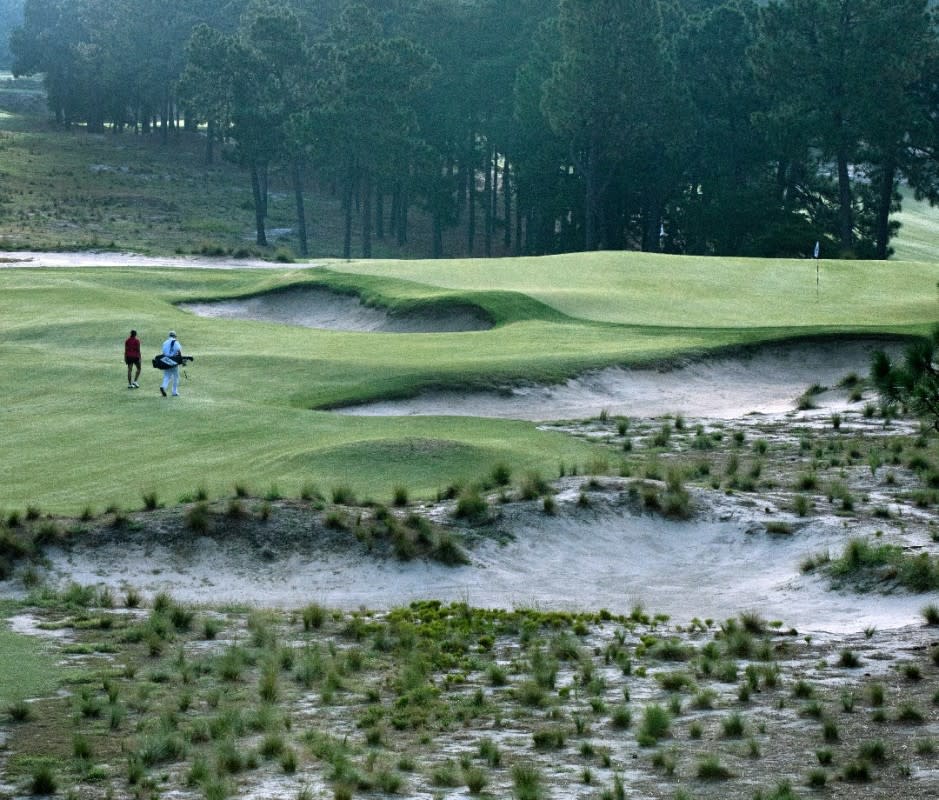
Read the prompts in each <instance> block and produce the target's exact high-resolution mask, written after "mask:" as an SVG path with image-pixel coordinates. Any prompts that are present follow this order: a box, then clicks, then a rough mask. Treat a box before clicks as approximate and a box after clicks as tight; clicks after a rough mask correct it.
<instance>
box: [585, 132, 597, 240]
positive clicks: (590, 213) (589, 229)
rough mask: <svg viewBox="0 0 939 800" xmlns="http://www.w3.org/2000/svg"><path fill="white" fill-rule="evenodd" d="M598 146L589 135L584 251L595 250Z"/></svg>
mask: <svg viewBox="0 0 939 800" xmlns="http://www.w3.org/2000/svg"><path fill="white" fill-rule="evenodd" d="M598 161H599V146H598V143H597V140H596V134H593V135H591V137H590V144H589V145H588V147H587V160H586V163H585V164H584V250H587V251H588V252H589V251H591V250H596V249H597V241H598V239H597V214H598V212H599V207H600V176H599V174H598V171H599V164H598V163H597V162H598Z"/></svg>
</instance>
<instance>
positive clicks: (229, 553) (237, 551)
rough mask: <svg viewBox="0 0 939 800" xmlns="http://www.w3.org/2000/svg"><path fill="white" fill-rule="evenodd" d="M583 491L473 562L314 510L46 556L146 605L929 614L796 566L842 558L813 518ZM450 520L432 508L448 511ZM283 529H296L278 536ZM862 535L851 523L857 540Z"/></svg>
mask: <svg viewBox="0 0 939 800" xmlns="http://www.w3.org/2000/svg"><path fill="white" fill-rule="evenodd" d="M583 483H584V479H583V478H576V479H566V480H563V481H560V482H559V486H558V488H559V490H560V491H559V493H558V494H557V495H556V501H557V504H558V513H557V514H556V515H554V516H546V515H545V514H544V513H543V511H542V510H541V507H540V504H538V503H534V502H527V503H523V502H519V503H510V504H508V505H506V506H502V507H500V508H499V516H498V518H497V519H495V520H494V522H493V523H492V524H491V525H490V526H487V528H486V529H485V530H484V531H482V532H479V531H477V532H476V533H475V534H474V537H475V543H474V544H472V545H471V547H470V556H471V563H470V564H469V565H467V566H461V567H447V566H444V565H441V564H437V563H434V562H431V561H420V560H417V561H410V562H402V561H398V560H396V559H394V558H393V557H391V556H389V555H386V554H381V553H378V552H370V551H369V550H368V549H367V548H366V547H365V546H363V545H362V544H361V543H359V542H357V541H356V540H355V538H354V537H353V536H352V534H351V533H349V534H346V535H345V537H339V538H337V537H336V535H335V534H331V533H330V532H329V531H327V530H326V529H324V527H323V525H322V523H321V520H318V519H317V518H316V515H314V514H311V513H309V512H299V516H298V517H291V518H289V519H288V516H287V514H288V513H289V512H284V514H283V515H282V516H281V517H280V518H278V517H277V515H275V517H274V519H275V521H274V522H271V523H270V524H269V525H266V526H265V525H261V526H257V527H255V528H252V529H251V531H250V533H247V534H246V531H245V529H243V528H242V529H239V530H236V529H235V527H234V526H233V527H232V528H231V529H227V528H226V527H225V525H224V520H222V522H221V523H220V527H219V529H218V531H217V532H216V534H215V535H212V536H199V537H195V536H192V535H191V534H189V533H187V532H186V531H185V529H184V526H182V525H178V526H176V527H175V529H171V528H166V529H164V530H163V531H161V532H155V531H154V527H153V525H152V524H148V523H147V515H140V516H139V517H137V518H136V519H137V520H138V522H139V523H140V525H141V528H140V530H138V531H136V532H134V531H130V532H122V533H120V534H119V535H109V534H107V533H106V532H104V533H103V534H101V535H96V536H95V537H84V538H83V539H82V541H81V543H79V544H76V545H75V546H71V547H67V548H51V549H49V550H47V553H46V555H47V558H48V563H49V571H48V575H47V577H48V578H49V579H51V581H52V582H53V583H54V584H60V585H61V584H65V583H67V582H68V581H77V582H78V583H80V584H85V585H99V586H108V587H110V588H111V589H112V591H114V592H115V593H119V592H121V591H122V590H124V589H126V588H127V587H130V586H133V587H136V588H138V589H140V590H143V591H144V592H146V593H147V594H151V595H152V594H156V593H157V592H160V591H168V592H170V593H172V595H173V596H174V597H176V598H178V599H179V600H181V601H184V602H187V603H213V604H232V605H241V604H245V603H247V604H249V605H256V606H262V607H283V608H297V607H300V606H303V605H306V604H307V603H310V602H318V603H320V604H322V605H324V606H327V607H332V608H342V609H347V610H353V609H356V608H359V607H365V608H371V609H376V610H385V609H389V608H393V607H395V606H399V605H403V604H407V603H409V602H411V601H412V600H417V599H421V598H436V599H440V600H444V601H464V602H467V603H469V604H470V605H474V606H479V607H484V608H492V607H500V608H518V607H521V608H533V607H534V608H562V609H565V610H578V611H579V610H585V611H586V610H596V609H599V608H607V609H609V610H610V611H612V612H614V613H618V614H628V613H629V612H630V610H631V609H632V608H633V607H634V606H635V605H637V604H641V605H643V606H644V607H646V608H648V609H650V610H654V611H655V612H656V613H666V614H669V615H671V616H672V618H673V619H675V620H676V621H679V622H687V621H688V620H690V619H691V618H692V617H694V616H698V617H700V618H702V619H703V618H707V617H710V618H712V619H719V620H720V619H726V618H727V617H730V616H733V615H735V614H737V613H738V612H740V611H746V610H750V611H756V612H759V613H760V614H762V615H763V616H764V617H766V618H767V619H778V620H781V621H783V622H784V623H785V624H786V625H792V626H795V627H797V628H798V629H799V630H811V631H816V632H819V631H828V632H833V633H844V632H851V631H859V630H862V629H864V628H866V627H869V626H875V627H877V628H878V629H881V630H886V629H891V628H899V627H902V626H904V625H909V624H912V623H913V622H915V621H916V620H917V619H919V617H920V614H919V610H920V608H921V607H922V605H923V603H924V600H923V597H922V596H917V595H910V594H907V593H897V594H892V595H882V594H879V593H870V594H858V593H856V592H852V591H845V592H838V591H831V590H829V585H828V581H827V580H826V579H824V578H821V577H816V576H813V575H804V574H802V573H801V572H800V569H799V565H800V562H801V561H802V560H803V559H805V558H806V557H808V556H812V555H815V554H816V553H818V552H819V551H824V550H828V549H830V550H831V551H832V552H835V551H838V550H840V548H841V546H842V545H843V543H844V542H845V541H846V531H845V525H844V521H843V520H840V519H837V518H834V517H826V516H820V517H817V518H813V519H812V520H810V521H808V522H805V523H798V524H797V526H798V530H797V531H796V532H795V533H794V534H793V535H774V534H770V533H767V532H766V530H765V528H764V527H763V524H762V521H764V520H767V519H770V518H772V519H779V518H780V514H779V512H778V510H777V509H776V508H774V507H773V506H772V505H767V506H765V507H763V508H759V509H753V508H748V507H746V506H744V505H741V504H740V503H739V502H738V501H735V500H733V499H726V498H724V497H723V496H722V493H720V492H707V491H703V490H702V491H700V492H698V493H697V496H696V505H697V507H698V509H699V510H700V513H699V514H698V515H697V516H696V518H695V519H694V520H692V521H686V522H679V521H670V520H667V519H663V518H661V517H658V516H653V515H650V514H643V513H641V512H640V511H638V510H637V509H635V508H632V507H631V506H630V504H629V501H628V485H629V481H622V480H616V479H609V480H607V481H605V482H604V485H603V486H602V487H600V488H598V489H595V490H591V491H590V497H591V503H590V506H589V508H586V509H585V508H581V507H579V506H578V499H579V496H580V492H581V487H582V485H583ZM448 510H449V509H448V508H447V507H446V506H441V507H439V508H435V509H424V513H427V514H430V515H433V514H436V515H437V516H441V517H445V516H446V514H447V512H448ZM783 516H786V515H785V514H783ZM278 519H279V522H278V521H276V520H278ZM285 528H289V529H290V530H292V531H294V532H295V535H290V536H286V537H284V536H283V535H282V534H283V532H284V529H285ZM863 528H864V526H858V525H853V526H852V529H851V533H852V534H854V535H860V534H861V533H862V531H863ZM867 532H868V533H873V530H872V529H870V530H867ZM89 540H91V541H94V542H95V543H94V544H90V541H89Z"/></svg>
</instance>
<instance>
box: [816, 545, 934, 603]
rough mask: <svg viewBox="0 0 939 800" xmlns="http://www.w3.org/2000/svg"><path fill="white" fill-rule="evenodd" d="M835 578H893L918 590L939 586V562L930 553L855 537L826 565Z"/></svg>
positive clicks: (886, 579) (892, 580)
mask: <svg viewBox="0 0 939 800" xmlns="http://www.w3.org/2000/svg"><path fill="white" fill-rule="evenodd" d="M826 569H827V571H828V574H829V575H831V576H832V577H833V578H837V579H841V580H851V581H855V582H860V581H863V580H876V581H891V582H896V583H898V584H900V585H901V586H903V587H905V588H907V589H909V590H910V591H914V592H927V591H934V590H935V589H937V588H939V562H937V559H936V558H933V557H930V555H929V554H928V553H919V554H916V555H913V554H910V553H907V552H906V551H905V550H904V549H903V548H902V547H900V546H899V545H894V544H889V543H872V542H870V541H869V540H867V539H863V538H859V537H855V538H852V539H851V540H850V541H849V542H848V544H847V545H846V546H845V549H844V551H843V553H842V554H841V556H840V557H838V558H837V559H832V561H831V562H830V564H828V565H827V567H826Z"/></svg>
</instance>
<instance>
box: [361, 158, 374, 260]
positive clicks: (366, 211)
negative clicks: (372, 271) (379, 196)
mask: <svg viewBox="0 0 939 800" xmlns="http://www.w3.org/2000/svg"><path fill="white" fill-rule="evenodd" d="M371 257H372V176H371V173H370V172H369V171H368V170H365V174H364V175H362V258H371Z"/></svg>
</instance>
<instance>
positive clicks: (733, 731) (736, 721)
mask: <svg viewBox="0 0 939 800" xmlns="http://www.w3.org/2000/svg"><path fill="white" fill-rule="evenodd" d="M721 728H722V729H723V731H724V737H725V738H727V739H739V738H740V737H741V736H743V734H744V732H745V731H746V724H745V723H744V720H743V717H741V716H740V714H737V713H733V714H731V715H730V716H729V717H726V718H724V719H723V720H721Z"/></svg>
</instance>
